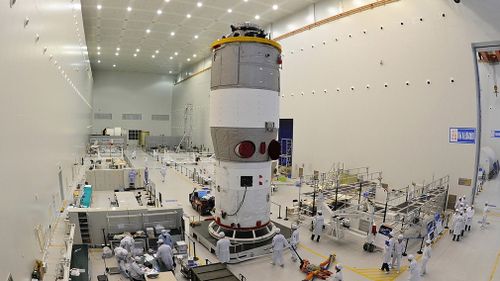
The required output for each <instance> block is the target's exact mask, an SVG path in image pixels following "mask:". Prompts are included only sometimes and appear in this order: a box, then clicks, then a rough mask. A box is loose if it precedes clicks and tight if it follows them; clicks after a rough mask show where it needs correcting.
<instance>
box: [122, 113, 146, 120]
mask: <svg viewBox="0 0 500 281" xmlns="http://www.w3.org/2000/svg"><path fill="white" fill-rule="evenodd" d="M122 120H142V114H134V113H126V114H122Z"/></svg>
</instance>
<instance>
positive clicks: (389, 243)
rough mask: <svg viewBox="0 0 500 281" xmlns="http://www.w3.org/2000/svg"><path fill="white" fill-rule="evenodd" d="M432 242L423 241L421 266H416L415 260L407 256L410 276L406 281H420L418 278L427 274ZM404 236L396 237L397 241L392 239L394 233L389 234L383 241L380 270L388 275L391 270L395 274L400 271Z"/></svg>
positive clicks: (412, 256)
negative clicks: (394, 271)
mask: <svg viewBox="0 0 500 281" xmlns="http://www.w3.org/2000/svg"><path fill="white" fill-rule="evenodd" d="M431 244H432V241H431V240H427V241H425V247H424V249H423V253H422V264H421V265H420V267H419V265H418V262H417V260H416V259H415V256H414V255H408V262H409V272H410V275H409V277H408V280H411V281H417V280H420V276H422V275H424V274H426V273H427V263H428V262H429V260H430V258H431V255H432V247H431ZM404 247H405V245H404V236H403V235H398V237H397V239H394V232H391V233H390V234H389V239H388V240H386V241H385V246H384V254H383V260H382V267H381V268H380V270H382V271H385V273H386V274H388V273H389V272H390V270H391V268H392V269H393V270H396V272H397V273H399V271H400V270H401V261H402V259H403V251H404Z"/></svg>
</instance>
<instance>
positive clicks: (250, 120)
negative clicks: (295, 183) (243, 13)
mask: <svg viewBox="0 0 500 281" xmlns="http://www.w3.org/2000/svg"><path fill="white" fill-rule="evenodd" d="M231 28H232V33H231V34H230V35H229V36H227V37H225V38H223V39H219V40H217V41H215V42H214V43H213V44H212V49H213V55H212V70H211V71H212V79H211V92H210V130H211V135H212V142H213V145H214V150H215V157H216V160H217V161H216V169H215V183H216V185H215V211H214V223H212V224H211V225H210V227H209V232H210V234H211V235H212V236H214V237H217V236H218V233H219V232H220V231H224V232H225V233H226V236H227V237H229V238H230V239H232V240H235V241H238V242H243V243H244V242H254V241H256V240H263V239H266V238H269V237H270V236H272V235H273V231H274V226H273V225H272V223H271V220H270V206H271V198H270V197H271V187H270V186H271V174H272V173H271V161H272V160H276V159H278V158H279V155H280V144H279V142H277V140H276V138H277V134H278V125H279V96H280V95H279V91H280V73H279V71H280V65H281V46H280V45H279V44H278V43H277V42H275V41H272V40H270V39H267V38H266V34H265V33H264V31H263V30H262V29H261V28H259V27H258V26H255V25H252V24H248V23H246V24H242V25H238V26H231Z"/></svg>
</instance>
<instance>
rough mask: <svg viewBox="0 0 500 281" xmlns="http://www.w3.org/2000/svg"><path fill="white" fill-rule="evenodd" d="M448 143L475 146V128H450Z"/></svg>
mask: <svg viewBox="0 0 500 281" xmlns="http://www.w3.org/2000/svg"><path fill="white" fill-rule="evenodd" d="M449 137H450V143H459V144H475V143H476V128H450V136H449Z"/></svg>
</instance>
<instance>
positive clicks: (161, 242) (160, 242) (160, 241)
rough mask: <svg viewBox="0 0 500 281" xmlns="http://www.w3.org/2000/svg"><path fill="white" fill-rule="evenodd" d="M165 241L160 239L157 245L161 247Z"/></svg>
mask: <svg viewBox="0 0 500 281" xmlns="http://www.w3.org/2000/svg"><path fill="white" fill-rule="evenodd" d="M163 242H164V241H163V239H158V242H156V244H158V245H160V244H163Z"/></svg>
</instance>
